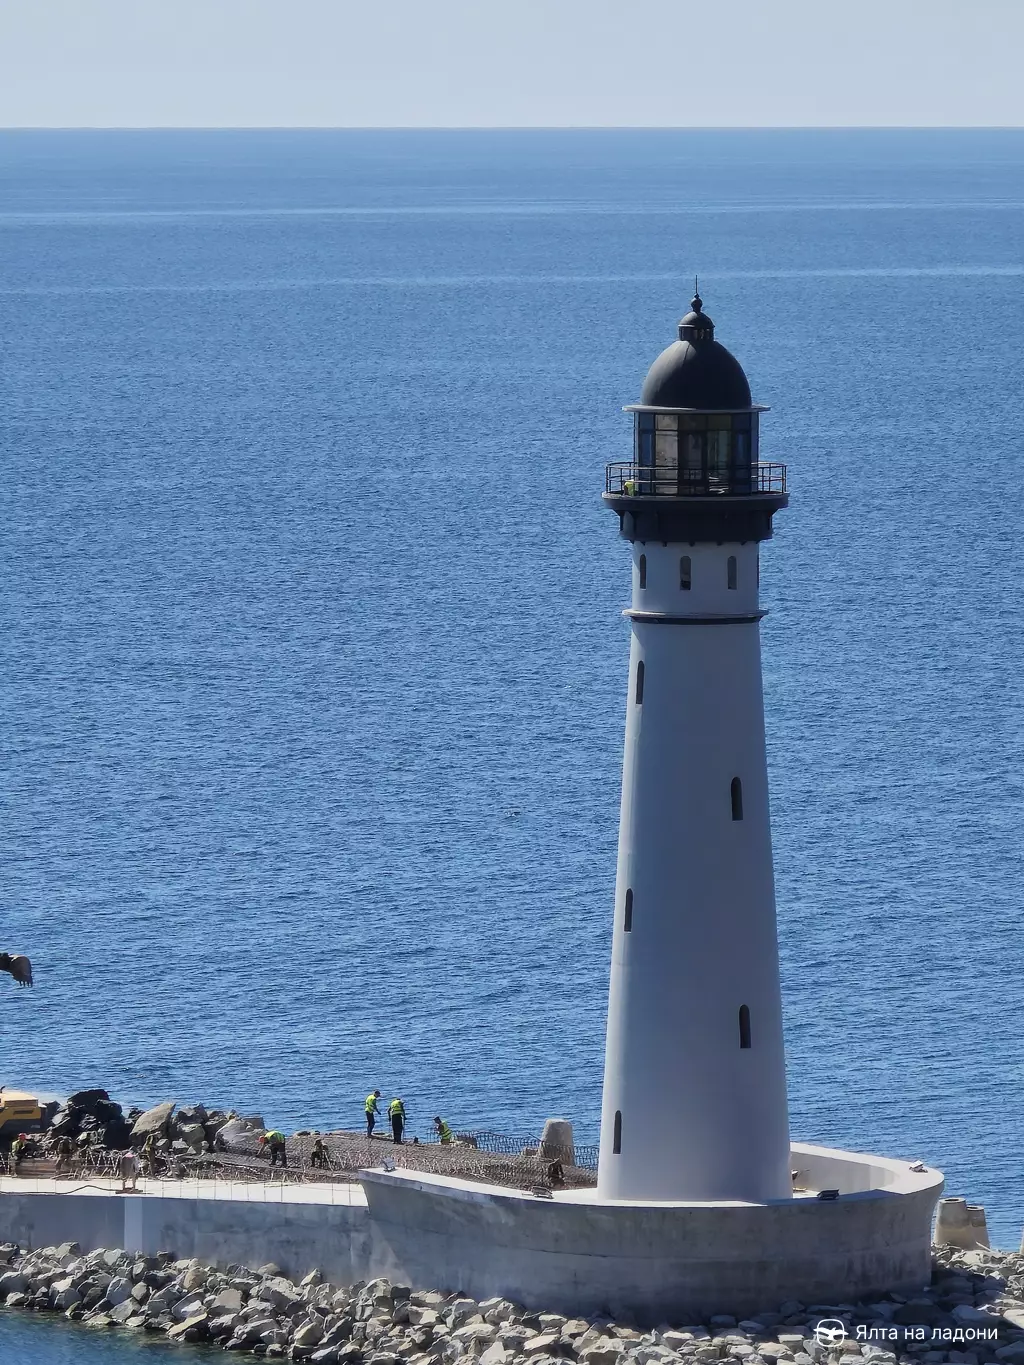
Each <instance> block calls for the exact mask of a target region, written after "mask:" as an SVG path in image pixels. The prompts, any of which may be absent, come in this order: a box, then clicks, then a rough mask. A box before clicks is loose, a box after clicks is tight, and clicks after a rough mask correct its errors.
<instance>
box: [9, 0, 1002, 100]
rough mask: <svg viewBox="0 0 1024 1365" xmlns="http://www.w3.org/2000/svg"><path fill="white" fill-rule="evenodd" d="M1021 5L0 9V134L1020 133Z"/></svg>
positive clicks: (396, 1)
mask: <svg viewBox="0 0 1024 1365" xmlns="http://www.w3.org/2000/svg"><path fill="white" fill-rule="evenodd" d="M1022 52H1024V0H701V3H693V0H502V3H496V2H495V0H362V2H361V3H353V0H0V126H8V127H10V126H49V127H54V126H56V127H71V126H79V125H84V126H93V127H96V126H101V127H111V126H127V127H138V126H142V127H146V126H179V127H184V126H191V127H197V126H198V127H208V126H234V127H239V126H241V127H247V126H261V125H262V126H268V125H270V126H296V125H298V126H304V125H327V126H339V125H342V126H345V125H348V126H396V125H397V126H415V125H427V126H451V125H455V126H491V125H515V126H527V125H541V126H544V125H618V126H625V125H637V124H639V125H644V124H653V125H670V126H682V125H705V126H707V125H711V126H722V125H741V126H747V125H818V124H840V125H844V124H845V125H852V124H875V125H878V124H882V125H886V124H889V125H891V124H907V125H978V124H981V125H985V124H1004V125H1005V124H1013V125H1021V124H1024V58H1022V55H1021V54H1022Z"/></svg>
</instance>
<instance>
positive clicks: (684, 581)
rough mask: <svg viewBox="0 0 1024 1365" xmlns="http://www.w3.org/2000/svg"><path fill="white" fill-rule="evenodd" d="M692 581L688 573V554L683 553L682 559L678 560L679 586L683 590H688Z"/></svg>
mask: <svg viewBox="0 0 1024 1365" xmlns="http://www.w3.org/2000/svg"><path fill="white" fill-rule="evenodd" d="M692 581H693V580H692V578H691V574H690V556H689V555H683V557H682V559H680V561H679V586H680V588H681V589H682V590H683V592H689V591H690V584H691V582H692Z"/></svg>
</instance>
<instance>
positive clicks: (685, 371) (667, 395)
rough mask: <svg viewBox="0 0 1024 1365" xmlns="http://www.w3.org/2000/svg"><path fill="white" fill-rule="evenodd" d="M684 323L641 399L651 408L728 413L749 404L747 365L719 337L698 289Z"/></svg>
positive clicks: (657, 363)
mask: <svg viewBox="0 0 1024 1365" xmlns="http://www.w3.org/2000/svg"><path fill="white" fill-rule="evenodd" d="M690 307H691V309H692V310H693V311H692V312H690V313H687V315H686V317H684V318H683V320H682V322H680V324H679V340H678V341H674V342H673V343H672V345H671V346H668V347H666V348H665V350H664V351H662V353H661V355H660V356H658V358H657V360H656V361H655V362H654V364H653V365H652V366H651V368H650V369H649V370H648V372H647V378H646V379H645V380H644V387H643V390H642V391H641V394H640V403H641V404H642V405H643V406H644V407H648V408H696V409H697V410H698V411H703V412H728V411H730V409H736V408H741V409H742V408H749V407H750V406H751V401H750V385H749V384H748V383H747V376H746V375H745V374H744V373H743V367H742V366H741V365H740V362H739V361H738V360H737V359H736V357H735V356H734V355H732V354H731V352H729V351H727V350H726V349H725V347H724V346H723V345H721V344H720V343H719V342H717V341H716V340H715V324H714V323H713V322H712V321H711V319H710V318H709V317H708V315H707V314H706V313H705V312H703V311H702V308H703V300H702V299H701V297H700V295H699V294H695V295H694V297H693V299H692V300H691V303H690Z"/></svg>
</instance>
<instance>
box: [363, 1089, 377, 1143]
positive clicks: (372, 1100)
mask: <svg viewBox="0 0 1024 1365" xmlns="http://www.w3.org/2000/svg"><path fill="white" fill-rule="evenodd" d="M379 1099H380V1091H379V1090H375V1091H374V1092H373V1094H372V1095H367V1097H366V1136H367V1137H373V1130H374V1127H375V1126H376V1123H377V1118H378V1115H379V1114H380V1110H379V1109H378V1108H377V1101H378V1100H379Z"/></svg>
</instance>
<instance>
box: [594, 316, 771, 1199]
mask: <svg viewBox="0 0 1024 1365" xmlns="http://www.w3.org/2000/svg"><path fill="white" fill-rule="evenodd" d="M691 307H692V312H690V313H688V314H687V315H686V317H684V318H683V320H682V322H681V323H680V324H679V340H678V341H676V342H674V343H673V344H672V345H671V346H669V347H668V349H667V350H665V351H663V352H662V354H661V355H660V356H659V357H658V359H657V360H656V361H655V362H654V364H653V365H652V367H651V370H650V372H649V374H648V375H647V379H646V381H645V383H644V386H643V391H642V393H641V401H640V402H639V403H638V404H636V405H634V406H632V407H629V408H627V409H626V411H628V412H632V413H634V415H635V416H634V421H635V448H634V458H633V460H632V461H631V462H630V463H628V464H615V465H611V466H609V468H608V472H607V484H606V489H607V491H606V493H605V501H606V502H607V503H608V505H609V506H610V507H611V508H613V509H614V511H615V512H616V513H617V514H618V517H619V524H620V530H621V534H622V535H623V536H624V538H625V539H626V540H628V541H629V542H630V545H631V547H632V551H633V599H632V605H631V607H630V609H629V610H628V611H627V612H626V615H627V616H628V617H629V618H630V624H631V628H632V642H631V647H630V657H629V687H628V698H627V704H626V742H625V758H624V763H623V774H622V807H621V816H620V824H619V856H618V872H617V880H616V891H615V932H614V940H613V949H612V970H611V988H610V995H609V1003H608V1039H607V1050H606V1054H605V1077H604V1102H603V1111H602V1120H601V1157H600V1169H599V1177H598V1194H599V1197H600V1198H602V1199H608V1200H667V1201H692V1200H744V1201H754V1202H763V1201H765V1200H769V1199H781V1198H786V1197H788V1196H789V1195H790V1194H791V1176H790V1147H789V1124H788V1115H787V1106H786V1071H785V1057H784V1053H783V1040H782V1003H781V995H780V989H779V962H778V944H777V938H776V927H775V893H774V882H773V875H772V845H771V828H770V818H769V807H768V776H767V769H766V762H765V742H764V707H763V700H762V693H761V650H760V633H759V622H760V619H761V616H762V615H763V613H762V612H761V610H760V608H759V605H758V552H759V548H760V543H761V541H763V540H767V539H768V538H769V537H770V536H771V533H772V516H773V514H774V513H775V512H776V511H777V510H778V509H779V508H780V507H784V506H785V505H786V503H787V501H788V499H787V495H786V482H785V467H784V466H782V465H764V464H760V463H759V462H758V420H759V414H760V413H761V412H764V411H765V410H766V409H764V408H763V407H760V406H758V405H756V404H754V403H752V402H751V396H750V386H749V384H748V383H747V379H746V376H745V375H744V373H743V370H742V368H741V367H740V365H739V363H738V361H737V360H736V359H735V357H734V356H732V355H731V354H730V353H729V352H728V351H727V350H726V349H725V347H724V346H722V345H720V344H719V343H718V342H717V341H716V340H715V336H714V324H713V323H712V321H711V319H710V318H709V317H708V316H707V315H706V314H705V313H704V312H703V311H702V301H701V299H700V298H699V296H698V297H695V298H694V299H693V302H692V305H691Z"/></svg>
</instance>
